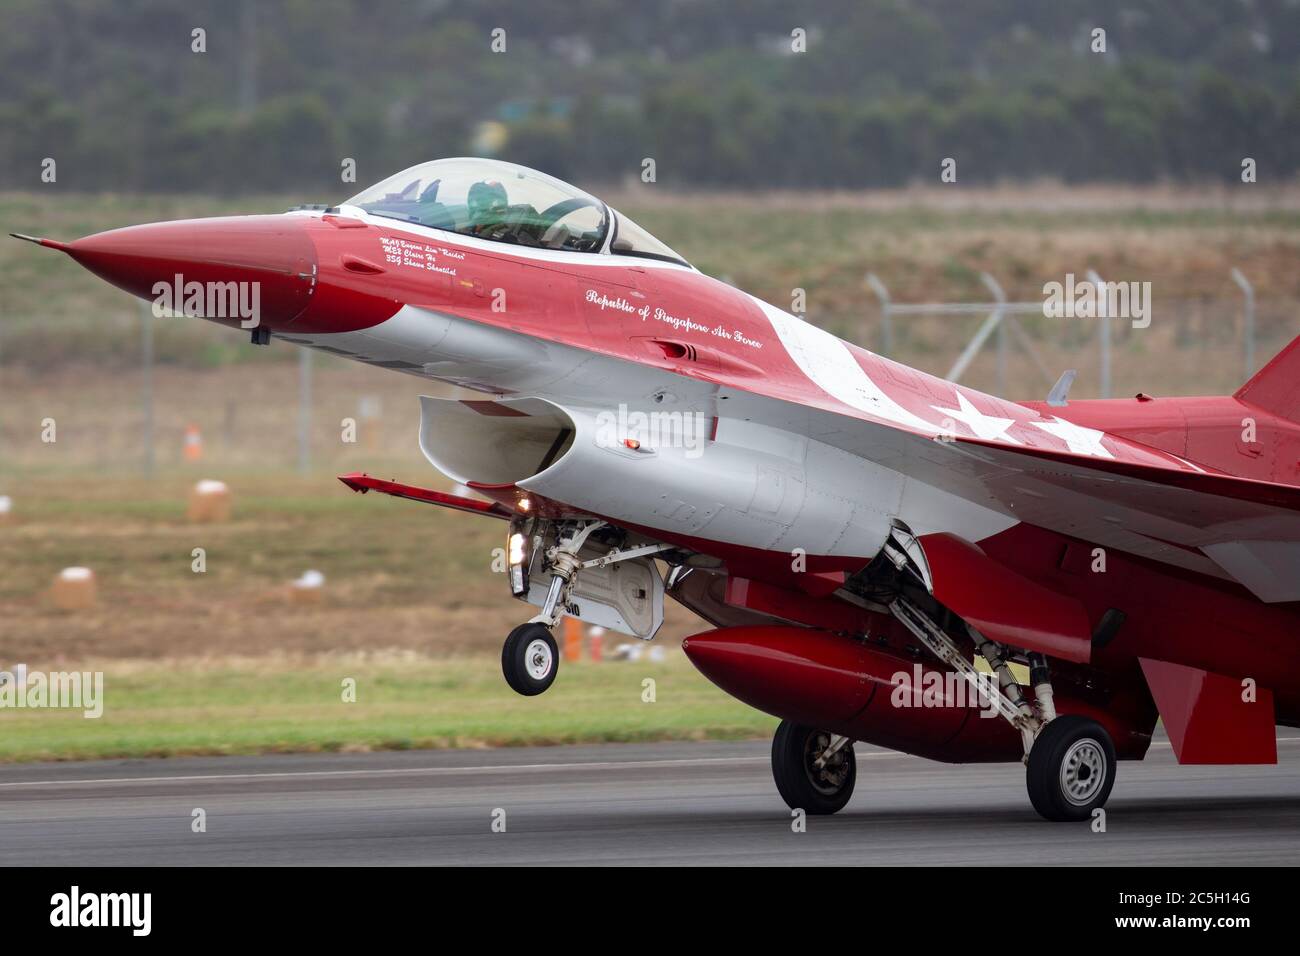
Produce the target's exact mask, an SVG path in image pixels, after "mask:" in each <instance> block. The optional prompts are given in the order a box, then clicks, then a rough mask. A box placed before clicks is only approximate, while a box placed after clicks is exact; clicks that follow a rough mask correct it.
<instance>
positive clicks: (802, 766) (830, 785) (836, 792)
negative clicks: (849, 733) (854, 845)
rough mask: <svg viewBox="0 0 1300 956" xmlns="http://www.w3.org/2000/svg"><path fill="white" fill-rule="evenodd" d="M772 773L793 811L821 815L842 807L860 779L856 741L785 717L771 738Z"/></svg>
mask: <svg viewBox="0 0 1300 956" xmlns="http://www.w3.org/2000/svg"><path fill="white" fill-rule="evenodd" d="M772 776H773V778H774V779H775V780H776V789H777V790H779V791H780V793H781V797H782V799H783V800H785V802H786V803H787V804H788V805H789V806H790V809H792V810H803V811H804V812H805V813H811V814H818V815H820V814H827V813H834V812H836V811H837V810H841V809H843V807H844V805H845V804H846V803H848V802H849V797H851V796H853V784H854V783H855V782H856V781H857V778H858V764H857V761H856V760H855V759H854V756H853V741H851V740H849V738H847V737H840V736H838V735H836V734H831V733H829V732H827V731H825V730H817V729H815V728H813V727H805V726H803V725H802V724H796V723H792V722H791V721H788V720H783V721H781V724H780V726H779V727H777V728H776V736H775V737H773V738H772Z"/></svg>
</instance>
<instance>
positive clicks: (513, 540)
mask: <svg viewBox="0 0 1300 956" xmlns="http://www.w3.org/2000/svg"><path fill="white" fill-rule="evenodd" d="M506 561H507V563H508V564H509V566H510V593H511V594H513V595H515V597H519V596H520V595H523V594H527V593H528V536H527V535H526V534H524V533H523V532H521V531H514V532H512V533H511V535H510V537H509V538H508V539H507V541H506Z"/></svg>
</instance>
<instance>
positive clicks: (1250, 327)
mask: <svg viewBox="0 0 1300 956" xmlns="http://www.w3.org/2000/svg"><path fill="white" fill-rule="evenodd" d="M1232 281H1233V282H1235V283H1237V285H1238V286H1239V287H1240V288H1241V294H1242V295H1244V296H1245V297H1246V314H1245V321H1244V323H1243V328H1242V333H1241V334H1242V338H1243V339H1245V344H1246V377H1245V378H1244V379H1242V381H1243V382H1248V381H1250V377H1251V376H1252V375H1254V374H1255V287H1254V286H1253V285H1251V284H1250V280H1249V279H1247V278H1246V277H1245V276H1244V275H1242V273H1241V270H1240V269H1238V268H1237V267H1236V266H1233V267H1232Z"/></svg>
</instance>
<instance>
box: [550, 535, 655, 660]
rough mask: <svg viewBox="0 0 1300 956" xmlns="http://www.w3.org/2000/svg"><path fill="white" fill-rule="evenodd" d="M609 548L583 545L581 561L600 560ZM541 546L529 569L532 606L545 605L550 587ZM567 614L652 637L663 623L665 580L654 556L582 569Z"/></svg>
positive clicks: (600, 624)
mask: <svg viewBox="0 0 1300 956" xmlns="http://www.w3.org/2000/svg"><path fill="white" fill-rule="evenodd" d="M605 553H606V551H605V550H604V549H602V548H600V547H593V546H585V547H583V548H582V550H580V551H579V552H578V557H579V558H580V559H582V560H583V561H589V560H592V559H594V558H600V557H603V556H604V555H605ZM543 564H544V558H543V556H542V553H541V549H538V550H537V552H536V553H535V554H534V555H533V560H532V564H531V565H530V567H529V569H528V571H529V574H528V582H529V587H528V594H527V595H526V596H525V597H524V600H526V601H527V602H528V603H529V604H533V605H536V606H537V607H542V606H543V605H545V603H546V593H547V591H548V590H549V589H550V586H551V574H550V572H549V571H548V570H545V569H544V568H543ZM565 611H566V613H567V614H569V615H570V616H572V617H576V618H578V619H579V620H581V621H582V622H583V623H584V624H594V625H598V626H600V627H604V628H608V629H609V630H611V631H618V632H619V633H620V634H630V635H632V636H633V637H639V638H640V639H641V640H643V641H648V640H650V639H651V638H652V637H654V636H655V634H656V633H657V632H658V630H659V627H660V625H661V624H663V622H664V580H663V576H662V575H660V573H659V566H658V565H657V564H655V561H654V559H653V558H648V557H646V558H629V559H627V560H626V561H615V562H614V563H612V564H606V565H601V566H599V567H594V568H583V569H582V570H581V571H579V572H578V578H577V582H576V583H575V584H574V586H573V587H572V588H570V590H569V602H568V605H567V606H566V608H565Z"/></svg>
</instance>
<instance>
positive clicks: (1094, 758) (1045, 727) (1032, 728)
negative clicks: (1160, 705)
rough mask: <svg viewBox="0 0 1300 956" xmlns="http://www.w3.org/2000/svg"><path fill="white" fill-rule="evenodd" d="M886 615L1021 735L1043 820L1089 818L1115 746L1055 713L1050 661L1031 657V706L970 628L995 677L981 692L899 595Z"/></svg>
mask: <svg viewBox="0 0 1300 956" xmlns="http://www.w3.org/2000/svg"><path fill="white" fill-rule="evenodd" d="M890 610H891V611H893V613H894V616H895V617H897V618H898V619H899V620H900V621H902V622H903V624H904V625H906V626H907V628H908V629H909V630H910V631H911V632H912V633H913V634H914V635H915V636H916V637H917V639H918V640H920V641H921V643H922V644H924V645H925V646H926V647H927V648H928V649H929V650H930V651H931V653H933V654H934V655H935V656H936V657H937V658H939V660H941V661H943V662H944V663H946V664H948V665H949V666H950V667H952V668H953V669H954V670H955V671H957V673H959V674H961V675H962V676H964V677H965V678H966V679H967V680H969V681H970V682H971V684H972V686H974V687H975V688H976V690H977V691H980V692H981V693H982V694H984V695H985V697H986V699H988V700H989V701H990V702H991V703H992V704H993V705H994V706H995V707H997V709H998V711H999V713H1001V714H1002V716H1003V717H1005V718H1006V720H1007V721H1008V722H1009V723H1010V724H1011V726H1013V727H1015V728H1016V730H1018V731H1019V732H1020V737H1021V740H1022V741H1023V742H1024V748H1025V758H1024V759H1025V783H1026V786H1027V787H1028V790H1029V802H1030V803H1032V804H1033V805H1034V809H1035V810H1037V811H1038V812H1039V814H1040V815H1042V816H1043V817H1045V818H1046V819H1048V820H1053V821H1065V820H1087V819H1088V818H1089V817H1091V816H1092V812H1093V810H1096V809H1097V808H1098V807H1100V806H1103V805H1104V804H1105V803H1106V799H1107V797H1109V796H1110V790H1111V787H1113V786H1114V785H1115V744H1114V743H1113V742H1112V741H1111V739H1110V734H1108V733H1107V732H1106V729H1105V728H1104V727H1102V725H1101V724H1099V723H1097V721H1095V720H1091V719H1089V718H1087V717H1082V716H1079V715H1077V714H1066V715H1064V716H1057V714H1056V703H1055V700H1054V696H1053V693H1052V684H1051V678H1050V674H1049V673H1048V667H1047V658H1046V657H1044V656H1043V655H1042V654H1030V655H1029V661H1030V681H1031V683H1032V684H1033V685H1034V698H1035V705H1036V706H1030V704H1029V702H1028V701H1026V700H1025V697H1024V694H1023V693H1022V692H1021V689H1020V685H1019V684H1018V683H1017V682H1016V680H1015V678H1014V677H1013V676H1012V674H1011V670H1010V668H1009V667H1008V665H1007V657H1006V651H1005V649H1004V648H1003V647H1002V646H1001V645H999V644H996V643H994V642H993V641H990V640H989V639H988V638H986V637H985V636H984V635H983V634H981V633H980V632H979V631H977V630H976V629H975V628H973V627H970V626H969V625H967V631H968V633H969V634H970V637H971V640H972V642H973V643H974V645H975V649H976V651H978V652H979V654H980V655H981V656H983V658H984V659H985V661H987V662H988V665H989V668H990V669H991V670H992V672H993V674H994V675H995V676H996V680H997V687H996V689H992V688H985V689H981V688H982V685H981V678H980V675H979V674H978V673H977V672H976V670H975V667H974V665H973V664H972V663H971V662H970V661H968V660H966V658H965V656H964V655H963V654H962V653H961V651H960V649H959V648H958V647H957V645H956V644H955V643H954V642H953V640H952V639H951V638H950V637H949V636H948V635H947V634H945V633H944V632H943V630H942V629H941V628H940V627H939V626H938V625H937V624H936V623H935V622H934V621H932V620H931V619H930V618H929V617H928V616H927V615H926V614H925V613H924V612H922V611H921V610H920V609H919V608H917V607H916V606H915V605H914V604H912V603H911V602H909V601H907V600H906V599H905V598H902V597H899V598H897V599H895V600H894V602H893V603H892V604H891V605H890Z"/></svg>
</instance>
